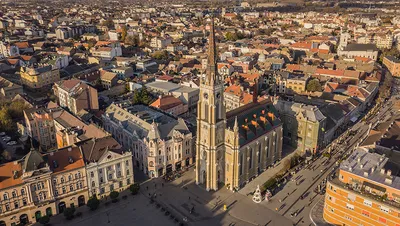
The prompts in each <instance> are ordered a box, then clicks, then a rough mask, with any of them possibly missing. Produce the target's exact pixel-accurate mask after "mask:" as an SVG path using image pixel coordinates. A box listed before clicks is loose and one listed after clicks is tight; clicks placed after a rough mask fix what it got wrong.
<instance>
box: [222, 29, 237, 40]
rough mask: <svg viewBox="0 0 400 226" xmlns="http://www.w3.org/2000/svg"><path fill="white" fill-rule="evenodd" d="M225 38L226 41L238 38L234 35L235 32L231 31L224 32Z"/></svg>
mask: <svg viewBox="0 0 400 226" xmlns="http://www.w3.org/2000/svg"><path fill="white" fill-rule="evenodd" d="M225 39H226V40H228V41H236V40H238V37H237V35H236V32H235V33H232V32H229V31H228V32H227V33H226V34H225Z"/></svg>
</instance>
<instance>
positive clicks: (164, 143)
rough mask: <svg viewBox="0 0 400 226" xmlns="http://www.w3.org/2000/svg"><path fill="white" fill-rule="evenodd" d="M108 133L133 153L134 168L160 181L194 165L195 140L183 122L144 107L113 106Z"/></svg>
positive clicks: (106, 120) (107, 119)
mask: <svg viewBox="0 0 400 226" xmlns="http://www.w3.org/2000/svg"><path fill="white" fill-rule="evenodd" d="M102 119H103V125H104V128H105V130H106V131H108V132H110V133H111V134H112V135H113V137H114V138H115V139H116V140H117V141H118V142H119V143H120V144H122V146H123V147H124V148H125V149H127V150H128V149H129V150H131V151H132V153H133V159H134V165H135V166H136V167H139V168H140V169H141V170H142V171H143V172H144V173H146V174H147V175H148V176H149V177H160V176H162V175H164V174H166V173H170V172H172V171H175V170H179V169H181V168H182V167H183V166H188V165H190V164H192V163H193V161H194V157H195V153H194V151H193V150H192V149H193V148H192V146H193V144H192V141H193V136H192V132H191V131H190V130H189V126H188V125H187V124H186V122H185V121H184V120H183V119H181V118H176V117H175V116H172V115H169V114H167V113H164V112H162V111H159V110H157V109H155V108H152V107H148V106H145V105H141V104H136V105H130V104H129V103H125V102H120V103H113V104H111V105H110V106H109V107H108V108H107V109H106V111H105V114H104V115H103V116H102Z"/></svg>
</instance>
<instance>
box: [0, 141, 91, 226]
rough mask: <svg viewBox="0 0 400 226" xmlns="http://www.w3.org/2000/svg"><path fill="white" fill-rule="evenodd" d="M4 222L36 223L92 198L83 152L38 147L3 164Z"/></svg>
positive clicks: (0, 211) (0, 213)
mask: <svg viewBox="0 0 400 226" xmlns="http://www.w3.org/2000/svg"><path fill="white" fill-rule="evenodd" d="M0 178H1V181H0V207H1V208H0V225H17V224H20V223H21V224H22V225H25V224H32V223H35V222H37V221H38V220H39V219H40V218H41V217H42V216H44V215H49V216H51V215H55V214H59V213H62V212H63V211H64V210H65V209H66V208H67V207H72V206H82V205H85V203H86V201H87V200H88V190H87V184H86V171H85V164H84V161H83V157H82V154H81V152H80V150H79V148H77V147H69V148H65V149H61V150H59V151H56V152H51V153H49V154H47V155H42V154H41V153H39V152H38V151H36V150H32V151H30V152H29V153H28V154H27V155H26V156H25V157H24V158H22V159H20V160H16V161H14V162H9V163H6V164H3V165H1V166H0Z"/></svg>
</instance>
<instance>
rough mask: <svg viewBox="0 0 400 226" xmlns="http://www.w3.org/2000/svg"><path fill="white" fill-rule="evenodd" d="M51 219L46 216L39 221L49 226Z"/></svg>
mask: <svg viewBox="0 0 400 226" xmlns="http://www.w3.org/2000/svg"><path fill="white" fill-rule="evenodd" d="M49 222H50V217H49V216H47V215H45V216H43V217H41V218H40V219H39V223H40V224H42V225H49Z"/></svg>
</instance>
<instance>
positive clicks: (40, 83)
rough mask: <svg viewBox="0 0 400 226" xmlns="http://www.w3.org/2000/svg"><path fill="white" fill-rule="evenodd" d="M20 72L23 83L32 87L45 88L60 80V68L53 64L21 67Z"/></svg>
mask: <svg viewBox="0 0 400 226" xmlns="http://www.w3.org/2000/svg"><path fill="white" fill-rule="evenodd" d="M20 74H21V82H22V84H23V85H25V86H27V87H29V88H32V89H38V88H43V87H46V86H50V85H52V84H53V83H55V82H58V81H60V70H59V69H57V68H53V67H52V66H43V67H37V68H34V67H21V71H20Z"/></svg>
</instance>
